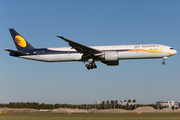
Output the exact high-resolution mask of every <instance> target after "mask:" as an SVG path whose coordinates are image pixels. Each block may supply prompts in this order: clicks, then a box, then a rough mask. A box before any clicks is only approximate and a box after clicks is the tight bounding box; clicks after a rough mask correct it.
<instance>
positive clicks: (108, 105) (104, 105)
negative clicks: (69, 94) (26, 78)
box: [0, 99, 161, 110]
mask: <svg viewBox="0 0 180 120" xmlns="http://www.w3.org/2000/svg"><path fill="white" fill-rule="evenodd" d="M120 102H122V101H120ZM124 102H127V103H128V102H129V103H130V102H131V100H128V101H126V100H124ZM132 102H134V103H136V100H135V99H134V100H133V101H132ZM140 106H152V107H154V108H155V109H157V105H155V104H149V105H140V104H134V105H128V104H125V105H122V104H118V101H117V100H115V101H113V100H111V101H108V100H107V101H106V102H105V101H102V102H101V103H100V104H78V105H76V104H66V103H64V104H59V103H56V104H45V103H41V104H40V103H37V102H9V103H8V104H7V103H0V107H8V108H32V109H57V108H71V109H126V110H133V109H135V108H136V107H140ZM160 109H161V108H160Z"/></svg>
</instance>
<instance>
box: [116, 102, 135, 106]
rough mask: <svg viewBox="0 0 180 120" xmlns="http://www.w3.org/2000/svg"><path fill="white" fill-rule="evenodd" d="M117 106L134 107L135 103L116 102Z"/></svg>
mask: <svg viewBox="0 0 180 120" xmlns="http://www.w3.org/2000/svg"><path fill="white" fill-rule="evenodd" d="M118 104H119V105H122V106H126V105H128V106H130V105H136V102H118Z"/></svg>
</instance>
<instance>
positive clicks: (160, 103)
mask: <svg viewBox="0 0 180 120" xmlns="http://www.w3.org/2000/svg"><path fill="white" fill-rule="evenodd" d="M156 105H158V106H163V107H168V108H172V107H175V108H178V109H179V102H175V101H172V100H171V101H157V102H156Z"/></svg>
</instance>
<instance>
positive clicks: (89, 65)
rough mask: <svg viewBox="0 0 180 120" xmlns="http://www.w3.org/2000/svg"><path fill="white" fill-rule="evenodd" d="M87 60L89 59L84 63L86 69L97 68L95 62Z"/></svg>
mask: <svg viewBox="0 0 180 120" xmlns="http://www.w3.org/2000/svg"><path fill="white" fill-rule="evenodd" d="M88 61H89V64H86V65H85V66H86V68H87V69H88V70H90V69H93V68H97V66H96V64H95V62H94V61H93V59H89V60H88Z"/></svg>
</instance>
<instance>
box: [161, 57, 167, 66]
mask: <svg viewBox="0 0 180 120" xmlns="http://www.w3.org/2000/svg"><path fill="white" fill-rule="evenodd" d="M166 59H167V57H163V62H162V64H163V65H165V60H166Z"/></svg>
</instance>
